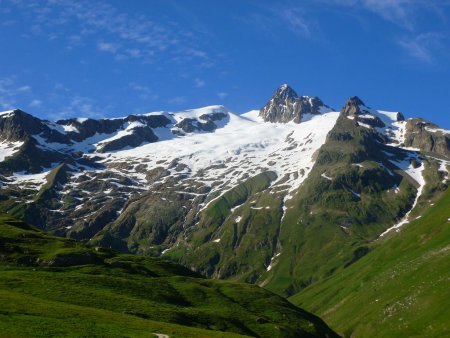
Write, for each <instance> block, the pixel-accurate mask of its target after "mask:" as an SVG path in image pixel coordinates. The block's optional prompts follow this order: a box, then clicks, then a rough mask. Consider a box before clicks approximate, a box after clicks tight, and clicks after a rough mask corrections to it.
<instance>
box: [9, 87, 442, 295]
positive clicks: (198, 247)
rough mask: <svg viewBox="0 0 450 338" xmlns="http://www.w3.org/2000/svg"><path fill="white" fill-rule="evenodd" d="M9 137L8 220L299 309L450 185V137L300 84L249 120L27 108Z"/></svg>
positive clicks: (206, 112)
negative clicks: (86, 114)
mask: <svg viewBox="0 0 450 338" xmlns="http://www.w3.org/2000/svg"><path fill="white" fill-rule="evenodd" d="M27 121H32V122H27ZM0 131H1V134H0V149H1V151H0V182H1V183H0V184H1V185H2V189H1V190H0V211H4V212H8V213H9V214H10V215H13V216H15V217H17V218H20V219H21V220H25V221H27V222H28V223H30V224H32V225H34V226H37V227H39V228H41V229H45V230H47V231H50V232H52V233H54V234H56V235H59V236H65V237H70V238H73V239H77V240H81V241H85V242H89V243H91V244H93V245H99V246H103V247H108V248H113V249H116V250H120V251H123V252H128V253H138V254H144V255H148V256H162V257H164V258H167V259H170V260H172V261H175V262H177V263H180V264H182V265H183V266H185V267H188V268H189V269H190V270H193V271H196V272H197V273H200V274H202V275H205V276H208V277H214V278H217V279H227V280H231V281H239V282H248V283H254V284H257V285H260V286H264V287H265V288H266V289H268V290H270V291H273V292H275V293H277V294H280V295H283V296H293V295H296V294H298V293H299V292H302V290H307V289H309V288H310V287H313V286H314V285H320V284H318V283H322V281H325V280H328V279H329V278H333V276H338V275H340V274H343V273H344V272H346V271H349V269H350V268H351V267H352V266H353V265H355V264H356V263H358V262H359V261H362V259H363V258H364V257H365V256H368V255H371V253H372V250H373V251H375V250H374V245H373V243H376V242H377V241H381V239H383V240H384V238H391V236H393V235H392V234H394V237H395V234H396V233H397V232H399V233H400V234H401V233H402V231H403V229H404V228H406V227H408V226H412V225H410V224H409V223H411V222H412V221H413V220H414V219H415V218H417V217H419V216H421V215H423V214H424V213H425V212H426V211H427V210H428V209H429V207H430V205H431V204H433V203H436V201H437V200H438V199H439V198H440V196H441V195H442V194H444V193H445V192H446V191H448V184H449V166H450V131H448V130H444V129H442V128H439V127H438V126H436V125H434V124H432V123H430V122H427V121H425V120H423V119H420V118H412V119H410V118H408V119H405V117H404V116H403V114H402V113H400V112H387V111H382V110H377V109H373V108H370V107H369V106H368V105H367V104H366V103H365V102H363V100H362V99H360V98H358V97H351V98H349V99H348V100H347V101H346V102H345V103H344V105H343V107H342V109H341V110H340V111H334V110H333V109H331V108H329V106H328V105H326V104H325V103H323V102H322V101H321V100H320V99H318V98H316V97H309V96H299V95H297V93H296V92H295V91H294V90H293V89H292V88H290V87H289V86H287V85H283V86H281V87H280V88H278V89H277V90H276V92H275V93H274V95H273V96H272V98H271V99H270V100H269V101H268V103H267V104H266V105H265V106H263V107H262V108H261V109H260V110H253V111H250V112H248V113H245V114H241V115H238V114H235V113H233V112H231V111H230V110H228V109H227V108H225V107H222V106H210V107H204V108H200V109H193V110H187V111H180V112H173V113H169V112H154V113H147V114H143V115H130V116H127V117H124V118H119V119H101V120H93V119H70V120H62V121H57V122H49V121H44V120H40V119H37V118H35V117H32V116H31V115H28V114H26V113H24V112H22V111H19V110H14V111H8V112H4V113H0ZM411 224H413V223H411ZM424 236H426V234H424ZM380 238H381V239H380ZM387 242H389V241H387ZM383 243H384V242H383ZM368 257H369V256H368Z"/></svg>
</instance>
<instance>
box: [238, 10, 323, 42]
mask: <svg viewBox="0 0 450 338" xmlns="http://www.w3.org/2000/svg"><path fill="white" fill-rule="evenodd" d="M238 20H239V21H240V22H243V23H244V24H247V25H250V26H252V27H253V28H255V29H257V30H262V31H264V32H265V33H267V34H269V35H272V36H273V37H277V36H278V34H277V33H276V31H278V30H280V29H285V28H287V29H289V30H290V31H291V32H292V33H294V34H295V35H297V36H299V37H301V38H314V37H315V36H314V34H313V32H312V27H314V26H315V24H313V23H312V22H311V18H310V17H309V18H308V15H307V13H306V11H305V7H289V6H286V4H278V3H277V4H276V5H271V6H265V5H264V6H257V8H256V10H255V11H254V12H253V13H250V14H249V15H247V16H245V17H244V16H241V17H238Z"/></svg>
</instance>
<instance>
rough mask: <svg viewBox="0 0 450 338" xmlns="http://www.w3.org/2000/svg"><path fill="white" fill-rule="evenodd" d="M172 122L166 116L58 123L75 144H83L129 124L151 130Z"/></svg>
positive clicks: (135, 116) (134, 116)
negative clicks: (95, 136)
mask: <svg viewBox="0 0 450 338" xmlns="http://www.w3.org/2000/svg"><path fill="white" fill-rule="evenodd" d="M171 122H172V121H171V120H170V119H169V118H168V117H166V116H164V115H150V116H146V115H129V116H127V117H124V118H117V119H100V120H94V119H66V120H59V121H57V122H56V123H57V124H58V125H61V126H63V127H65V128H64V129H65V130H67V135H68V136H69V137H70V138H71V139H72V140H73V141H74V142H81V141H83V140H85V139H87V138H89V137H92V136H94V135H96V134H112V133H115V132H117V131H119V130H123V129H125V128H124V126H126V125H128V124H132V123H134V124H139V125H141V126H147V127H149V128H160V127H166V126H168V125H169V124H171Z"/></svg>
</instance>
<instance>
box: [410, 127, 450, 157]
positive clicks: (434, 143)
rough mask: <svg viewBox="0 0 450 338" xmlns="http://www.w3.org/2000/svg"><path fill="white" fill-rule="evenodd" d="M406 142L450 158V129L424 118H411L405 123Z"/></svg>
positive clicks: (424, 150) (411, 145)
mask: <svg viewBox="0 0 450 338" xmlns="http://www.w3.org/2000/svg"><path fill="white" fill-rule="evenodd" d="M404 144H405V146H406V147H412V148H418V149H420V150H421V151H423V152H426V153H433V154H436V155H440V156H444V157H445V158H447V159H450V131H448V130H443V129H440V128H439V127H438V126H436V125H435V124H433V123H429V122H426V121H424V120H422V119H410V120H408V121H407V122H406V125H405V134H404Z"/></svg>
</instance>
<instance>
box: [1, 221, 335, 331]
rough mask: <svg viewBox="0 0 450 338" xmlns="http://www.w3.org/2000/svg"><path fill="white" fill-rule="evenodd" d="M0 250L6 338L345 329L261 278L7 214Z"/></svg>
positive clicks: (2, 326)
mask: <svg viewBox="0 0 450 338" xmlns="http://www.w3.org/2000/svg"><path fill="white" fill-rule="evenodd" d="M0 248H1V255H0V276H1V278H0V300H1V303H2V311H1V313H0V318H1V320H0V329H1V333H0V336H2V337H13V336H20V337H24V336H33V337H36V336H59V337H61V336H89V337H93V336H108V337H123V336H146V337H149V336H156V333H159V336H163V337H166V336H168V335H170V337H230V338H231V337H249V336H252V337H330V338H331V337H338V336H337V335H336V334H335V333H334V332H333V331H332V330H330V329H329V328H328V327H327V326H326V324H325V323H324V322H323V321H321V320H320V319H319V318H317V317H315V316H314V315H312V314H310V313H308V312H306V311H304V310H301V309H299V308H297V307H295V306H294V305H292V304H291V303H289V302H288V301H287V300H285V299H283V298H281V297H279V296H277V295H275V294H273V293H271V292H269V291H266V290H264V289H262V288H259V287H257V286H253V285H246V284H237V283H230V282H223V281H214V280H210V279H209V280H208V279H204V278H201V276H199V275H198V274H196V273H193V272H192V271H190V270H188V269H186V268H183V267H181V266H179V265H176V264H173V263H170V262H167V261H164V260H162V259H160V258H149V257H142V256H137V255H126V254H119V253H117V252H114V251H112V250H108V249H103V248H100V247H97V246H88V245H83V244H82V243H79V242H77V241H74V240H70V239H64V238H59V237H55V236H52V235H49V234H46V233H44V232H42V231H40V230H38V229H36V228H34V227H31V226H29V225H27V224H25V223H23V222H19V221H16V220H14V219H12V218H11V217H9V216H7V215H4V214H0ZM152 332H155V334H152Z"/></svg>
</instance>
